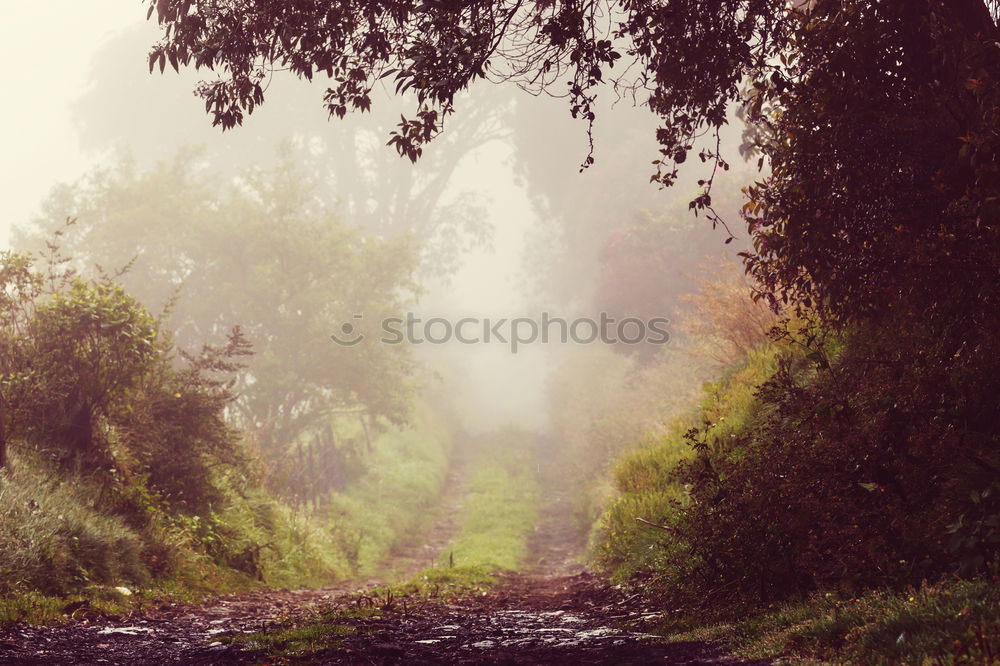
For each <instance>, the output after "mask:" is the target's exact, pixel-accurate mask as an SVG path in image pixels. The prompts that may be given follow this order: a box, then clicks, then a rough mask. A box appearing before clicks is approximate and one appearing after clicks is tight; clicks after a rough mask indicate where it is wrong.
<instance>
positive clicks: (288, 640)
mask: <svg viewBox="0 0 1000 666" xmlns="http://www.w3.org/2000/svg"><path fill="white" fill-rule="evenodd" d="M353 633H355V629H354V627H350V626H348V625H345V624H339V623H337V622H336V617H335V616H330V617H327V618H324V620H323V621H319V622H315V623H311V624H304V625H300V626H296V627H289V628H287V629H277V630H273V631H262V632H257V633H253V634H246V635H243V636H232V637H226V639H227V640H228V642H229V643H235V644H239V645H241V646H243V647H244V648H245V649H247V650H252V651H261V652H264V653H266V654H267V655H268V656H269V657H271V658H278V659H294V658H295V657H297V656H299V655H301V654H303V653H309V652H316V651H317V650H323V649H331V648H337V647H339V646H340V643H339V640H338V639H339V638H340V637H342V636H349V635H351V634H353Z"/></svg>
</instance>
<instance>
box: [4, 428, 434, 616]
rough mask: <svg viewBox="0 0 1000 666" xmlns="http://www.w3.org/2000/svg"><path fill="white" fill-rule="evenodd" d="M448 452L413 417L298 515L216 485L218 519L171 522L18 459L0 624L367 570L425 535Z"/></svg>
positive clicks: (253, 492)
mask: <svg viewBox="0 0 1000 666" xmlns="http://www.w3.org/2000/svg"><path fill="white" fill-rule="evenodd" d="M450 448H451V443H450V435H449V433H448V431H447V430H446V429H445V428H444V427H443V426H441V425H440V424H439V423H437V422H436V421H435V420H434V419H433V417H432V416H431V415H429V414H427V413H422V414H420V416H419V417H418V419H417V421H416V424H415V427H413V428H411V429H407V430H391V431H389V432H387V433H385V434H384V435H383V436H381V437H379V438H377V439H376V441H374V442H373V447H372V453H371V456H370V459H369V460H368V461H367V472H366V473H365V474H364V475H363V476H362V477H361V479H360V480H359V481H358V482H357V483H356V484H354V485H353V486H352V487H350V488H348V489H347V490H346V491H345V492H343V493H337V494H335V495H334V496H333V497H331V502H330V503H329V504H328V505H327V506H326V507H325V508H324V509H323V510H320V511H305V510H295V509H293V508H292V507H291V506H289V505H287V504H285V503H283V502H281V501H280V500H278V499H276V498H275V497H273V496H271V495H270V494H268V493H267V492H265V491H264V490H262V489H260V488H257V487H254V486H252V485H251V486H249V487H247V484H246V483H245V482H244V483H243V484H242V485H239V484H238V482H237V481H232V482H231V481H230V480H229V479H226V478H220V479H218V480H217V482H218V483H219V484H220V486H221V487H222V488H223V489H224V492H225V495H226V497H227V501H226V504H225V505H224V506H221V507H219V509H218V511H217V512H213V513H211V514H210V515H205V516H185V515H171V514H169V513H167V512H165V511H163V510H161V509H160V508H159V507H157V506H156V505H155V503H150V506H149V507H148V509H147V512H148V513H147V514H146V515H144V516H142V520H141V521H136V520H129V519H127V517H126V516H123V515H117V514H116V513H115V512H114V511H113V510H111V509H109V508H107V507H105V506H103V505H102V504H101V503H100V497H101V494H102V490H101V487H99V486H98V485H95V484H93V483H91V482H88V481H87V480H86V479H78V478H69V477H66V476H64V475H60V474H55V473H54V472H52V471H47V470H46V468H45V467H44V466H42V465H34V464H32V462H31V460H30V459H29V458H28V457H27V456H17V457H16V458H15V459H14V460H13V464H12V465H11V466H10V468H9V469H6V470H3V471H2V472H0V626H2V625H4V624H9V623H11V622H19V621H21V622H29V623H32V624H44V623H55V622H63V621H67V620H68V619H70V618H69V616H67V615H66V614H65V613H64V611H65V609H67V608H71V609H72V608H74V607H75V604H76V602H86V604H85V605H84V606H83V607H82V608H80V609H79V610H78V611H77V614H76V615H77V616H79V615H80V614H102V615H112V616H114V615H122V614H125V613H128V612H130V611H134V610H136V609H139V608H142V607H143V606H145V605H149V604H152V603H159V602H162V601H184V602H196V601H199V600H201V599H204V598H206V597H208V596H213V595H218V594H226V593H233V592H239V591H242V590H247V589H251V588H254V587H260V586H262V585H263V586H281V587H306V586H310V585H320V584H327V583H330V582H333V581H335V580H343V579H345V578H349V577H352V576H356V575H371V574H372V573H373V572H374V571H375V569H376V568H377V565H378V563H379V562H380V561H381V560H382V559H383V558H385V556H386V555H387V553H388V552H389V551H390V549H391V548H392V546H393V544H394V543H396V542H397V541H398V540H399V539H400V538H401V537H403V536H404V535H405V534H407V533H408V532H414V531H419V530H420V529H422V528H423V527H425V526H426V522H427V521H428V520H429V519H430V516H431V514H432V512H431V511H429V510H428V509H429V508H431V507H433V506H434V504H435V503H436V502H437V499H438V497H439V495H440V493H441V490H442V488H443V485H444V481H445V476H446V472H447V468H448V461H449V457H450ZM247 552H258V553H259V558H258V560H257V561H256V562H254V563H253V564H252V565H249V566H248V565H246V563H245V561H244V562H242V563H241V559H240V558H241V555H242V554H245V553H247ZM258 578H262V579H263V580H258ZM116 587H126V588H128V590H129V591H130V592H131V593H132V594H128V595H121V594H115V593H114V592H113V590H114V588H116Z"/></svg>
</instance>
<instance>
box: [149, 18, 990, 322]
mask: <svg viewBox="0 0 1000 666" xmlns="http://www.w3.org/2000/svg"><path fill="white" fill-rule="evenodd" d="M994 10H995V6H994V3H992V2H989V1H984V0H962V1H961V2H944V1H942V0H924V1H921V2H917V3H912V2H873V1H872V0H854V1H852V0H814V1H811V2H799V3H792V4H788V3H785V2H779V1H778V0H741V1H738V2H728V1H725V2H724V1H722V0H713V1H711V2H703V1H698V2H695V1H694V0H639V1H631V0H629V1H615V2H612V1H606V2H577V1H566V2H560V1H556V0H545V1H541V2H522V1H520V0H507V1H496V0H489V1H485V0H482V1H474V2H455V1H451V0H427V1H425V2H409V1H402V0H388V1H384V2H339V3H325V2H317V1H315V0H312V1H303V2H295V3H286V2H278V1H276V0H255V1H253V2H249V3H236V2H232V1H226V0H222V1H218V2H213V3H211V4H203V3H194V2H192V1H191V0H154V1H153V2H151V6H150V16H152V15H153V14H155V15H156V18H157V20H158V21H159V22H160V24H161V26H162V27H163V29H164V39H163V40H162V41H161V42H160V43H159V44H157V45H156V46H155V47H154V48H153V50H152V51H151V53H150V58H149V65H150V68H151V69H152V68H154V67H157V66H159V67H160V68H161V69H162V68H164V67H165V66H166V65H167V64H168V63H169V64H170V65H171V66H173V67H181V66H184V65H193V66H195V67H198V68H209V69H213V70H216V71H218V73H219V76H218V78H217V79H216V80H214V81H210V82H205V83H203V84H201V86H200V87H199V88H198V94H199V95H201V97H202V98H203V99H204V101H205V106H206V110H207V111H208V112H209V113H210V114H211V115H212V116H213V118H214V122H215V124H217V125H221V126H222V127H223V128H231V127H233V126H235V125H237V124H240V123H242V122H243V120H244V117H245V116H246V115H247V114H249V113H252V112H253V110H254V109H255V108H256V107H257V106H259V105H260V104H262V103H263V102H264V99H265V92H266V88H267V81H268V79H269V77H270V76H271V74H272V72H273V71H275V70H279V69H287V70H289V71H290V72H292V73H293V74H295V75H297V76H300V77H304V78H306V79H309V80H312V79H313V78H314V77H317V76H321V75H325V76H326V77H328V80H329V87H327V89H326V92H325V97H324V102H325V104H326V107H327V110H328V112H329V114H330V115H331V116H337V117H342V116H344V115H345V114H346V113H347V112H348V111H352V110H359V111H367V110H369V109H370V108H371V106H372V91H373V90H374V89H375V87H376V86H380V85H381V86H390V87H394V90H395V92H396V93H398V94H401V95H405V96H409V97H411V98H412V99H413V100H414V101H415V104H416V111H415V115H413V116H412V117H411V118H406V117H403V118H401V120H400V123H399V124H398V126H397V128H396V129H395V130H394V131H393V133H392V135H391V136H390V140H389V143H390V144H391V145H393V146H394V147H395V148H396V149H397V150H398V152H399V153H400V154H401V155H404V156H406V157H408V158H410V159H412V160H416V159H417V158H418V157H419V156H420V155H421V152H422V147H423V146H424V145H425V144H426V143H427V142H428V141H430V140H432V139H433V138H434V137H436V136H437V135H438V134H439V133H440V132H441V130H442V129H443V127H444V124H445V120H446V118H447V117H448V116H449V115H451V114H452V113H453V112H454V111H455V100H456V94H457V93H458V92H459V91H460V90H463V89H465V88H467V87H468V86H470V85H471V84H473V83H474V82H476V81H477V80H480V79H490V80H494V81H508V82H513V83H516V84H518V85H520V86H522V87H524V88H526V89H528V90H530V91H532V92H536V93H542V92H544V93H548V94H554V95H562V96H566V97H567V98H568V102H569V105H570V111H571V113H572V115H573V116H574V117H576V118H581V119H582V120H583V121H584V122H586V123H588V124H592V123H593V122H594V120H595V109H596V105H595V100H596V97H597V94H598V92H599V91H601V90H608V91H612V94H615V95H617V96H629V97H630V98H632V99H635V101H636V102H637V103H639V104H642V105H645V106H647V107H648V108H649V109H650V110H651V111H652V112H653V113H654V114H655V115H656V116H657V117H658V118H659V127H658V129H656V142H657V143H658V144H659V148H658V149H659V153H660V155H659V157H658V158H657V159H656V161H655V162H654V164H655V169H656V173H655V174H654V175H653V180H656V181H658V182H659V183H661V184H663V185H669V184H671V183H673V182H675V180H676V178H677V175H678V169H679V165H680V164H681V163H683V162H685V161H686V160H687V159H688V157H689V155H691V154H695V155H697V156H698V158H699V159H700V161H701V162H704V163H705V164H704V165H703V170H704V172H703V173H702V175H701V179H700V181H699V183H700V186H701V188H702V189H701V191H700V193H698V194H697V195H696V196H695V197H694V199H693V200H692V202H691V207H692V208H694V209H695V210H696V211H704V212H705V213H706V214H707V215H708V217H709V218H710V219H712V220H713V222H722V223H724V224H727V225H729V224H732V222H733V221H732V220H724V219H721V218H720V217H719V216H718V215H716V214H715V212H714V207H713V201H712V193H711V187H712V183H713V181H714V177H715V174H716V173H718V172H719V170H720V169H721V170H726V169H728V167H729V164H728V162H727V159H729V158H728V156H726V155H723V154H721V152H722V151H721V150H720V147H721V143H720V139H719V132H720V128H722V126H723V125H725V124H726V123H727V120H728V118H729V112H730V110H731V109H732V108H734V107H735V108H736V109H737V111H738V112H739V113H741V114H742V115H743V117H744V118H745V119H746V121H747V123H748V127H749V129H748V132H747V135H746V143H745V145H744V149H745V150H744V154H745V156H750V155H759V156H760V157H761V160H760V162H759V164H760V165H761V166H762V167H763V166H765V163H766V166H767V167H768V168H769V171H765V172H764V175H763V176H762V177H761V179H760V180H759V181H758V182H756V183H754V184H752V185H751V187H750V188H749V194H750V202H749V204H748V205H747V207H746V208H745V209H744V215H745V217H746V220H747V222H748V224H749V229H750V232H751V234H752V236H753V238H754V244H755V249H754V252H752V253H750V254H749V255H748V263H749V266H750V268H751V269H752V270H753V272H754V273H755V275H756V277H757V278H758V279H759V280H760V281H761V284H762V285H763V287H764V289H765V291H766V292H767V293H768V296H769V297H770V298H771V299H773V300H774V301H775V302H777V300H778V299H783V300H785V301H795V302H798V303H805V304H806V305H807V306H812V307H820V308H825V309H826V310H828V311H829V313H830V314H833V315H835V316H837V317H841V318H845V319H850V318H853V317H857V316H868V315H870V314H871V313H873V312H878V311H881V310H884V309H885V308H886V307H888V304H889V303H891V302H893V301H895V300H898V299H899V298H901V297H905V298H910V297H913V298H916V299H917V300H918V301H919V302H920V303H921V305H919V306H915V307H920V308H924V307H928V306H933V305H934V304H935V303H941V302H943V301H947V300H949V299H948V297H946V296H945V295H944V294H942V293H941V290H940V287H941V285H943V284H946V283H948V282H951V283H954V282H955V280H954V279H952V276H953V275H954V274H955V273H956V272H958V273H961V274H962V275H963V279H970V280H973V281H977V280H978V281H979V282H982V278H983V277H984V276H987V275H988V276H991V277H992V278H994V280H992V281H995V275H996V261H995V257H993V256H992V254H990V253H992V252H993V251H992V249H991V248H993V247H995V246H996V238H995V228H994V225H993V224H992V223H991V221H990V217H991V216H993V215H994V211H993V209H992V207H993V206H995V204H994V203H993V201H994V197H993V195H992V191H993V190H992V189H990V188H993V189H995V186H996V183H995V182H994V181H995V167H993V166H992V164H993V155H994V152H993V146H994V143H995V132H994V130H993V129H992V127H993V123H994V121H995V117H994V116H995V111H994V109H995V108H996V107H995V105H994V104H993V102H992V100H993V99H994V98H995V96H996V94H997V88H996V77H997V75H998V72H997V71H996V70H997V66H996V63H997V62H1000V59H998V58H997V57H996V55H997V50H998V49H1000V46H998V42H997V41H996V33H997V29H996V23H995V17H994V13H995V11H994ZM858 54H865V57H857V55H858ZM592 159H593V158H592V156H588V157H587V158H586V160H585V165H586V164H589V163H590V162H591V161H592ZM973 186H975V187H976V188H977V190H976V192H975V193H970V192H968V191H967V190H968V189H969V188H970V187H973ZM984 186H987V187H986V189H984ZM987 190H989V191H987ZM986 248H990V249H986ZM983 252H986V253H987V254H986V255H984V254H982V253H983ZM929 275H934V276H935V278H934V279H927V278H928V276H929ZM980 297H982V298H986V296H985V295H982V294H981V295H980ZM990 298H992V297H990Z"/></svg>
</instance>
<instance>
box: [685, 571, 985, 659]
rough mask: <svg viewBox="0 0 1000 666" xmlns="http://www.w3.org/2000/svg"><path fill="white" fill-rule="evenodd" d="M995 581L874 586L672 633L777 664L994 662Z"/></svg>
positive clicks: (817, 596) (818, 597)
mask: <svg viewBox="0 0 1000 666" xmlns="http://www.w3.org/2000/svg"><path fill="white" fill-rule="evenodd" d="M997 582H998V581H997V580H996V578H992V579H982V580H954V581H945V582H941V583H937V584H925V585H924V586H923V587H921V588H920V589H919V590H911V591H908V592H890V591H886V590H879V591H873V592H869V593H868V594H865V595H863V596H860V597H841V596H839V595H835V594H817V595H815V596H814V597H812V598H810V599H808V600H806V601H802V602H798V603H791V604H785V605H782V606H780V607H778V608H772V609H769V610H767V611H764V612H762V613H759V614H755V615H754V616H752V617H750V618H747V619H745V620H743V621H740V622H735V623H727V624H718V625H713V626H709V627H701V628H697V629H694V630H691V631H687V632H683V633H674V634H672V635H671V638H672V639H674V640H722V641H725V642H727V643H729V644H730V645H732V646H733V647H734V648H735V649H736V652H737V654H739V655H740V656H743V657H748V658H773V657H784V660H785V663H803V664H805V663H814V662H817V661H822V662H832V663H837V664H858V665H859V666H860V665H869V664H872V665H874V664H921V665H922V664H927V665H937V664H991V663H1000V587H998V585H997Z"/></svg>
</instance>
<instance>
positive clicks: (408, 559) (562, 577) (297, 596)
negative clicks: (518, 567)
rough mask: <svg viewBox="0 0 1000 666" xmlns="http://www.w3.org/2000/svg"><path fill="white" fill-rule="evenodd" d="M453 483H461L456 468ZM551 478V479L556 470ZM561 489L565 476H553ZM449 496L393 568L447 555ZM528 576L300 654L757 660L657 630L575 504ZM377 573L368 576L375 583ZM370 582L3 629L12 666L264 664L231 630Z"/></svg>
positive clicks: (406, 610)
mask: <svg viewBox="0 0 1000 666" xmlns="http://www.w3.org/2000/svg"><path fill="white" fill-rule="evenodd" d="M452 481H458V478H457V477H455V478H453V479H452ZM546 481H547V479H546ZM544 485H545V487H548V488H557V487H559V486H558V484H555V483H553V484H549V483H545V484H544ZM452 488H453V489H455V490H453V491H452V493H450V494H449V495H450V497H446V498H445V501H444V502H442V508H441V511H440V513H439V516H438V520H437V523H438V524H437V526H436V527H435V528H434V529H433V530H431V532H430V534H429V535H428V536H429V538H428V539H427V541H429V542H430V543H431V547H430V548H427V547H426V545H425V543H423V540H422V541H421V542H418V543H411V544H408V545H405V546H404V547H403V548H401V549H400V550H399V551H398V552H397V553H395V556H396V557H397V558H398V561H397V562H395V563H394V564H395V566H394V567H393V569H394V570H395V571H396V572H397V573H399V574H412V573H413V572H415V571H416V570H419V569H421V568H423V567H424V566H426V565H428V564H429V563H430V559H431V551H432V550H433V551H435V552H437V553H440V552H442V550H441V548H442V546H443V544H446V543H447V538H448V536H449V535H450V534H451V533H452V531H453V529H454V520H455V515H456V513H457V511H458V510H459V509H460V507H461V501H462V494H461V490H460V488H461V485H460V484H458V483H456V484H455V485H454V486H452ZM546 506H547V508H546V511H545V514H544V515H543V516H542V519H541V521H540V524H539V525H538V527H537V529H536V530H535V532H534V534H533V536H532V538H531V541H530V557H529V559H528V562H527V566H526V567H525V570H524V571H523V572H522V573H518V574H509V575H506V576H504V577H502V578H501V580H500V582H499V584H498V585H497V586H496V587H495V588H494V589H493V590H492V591H490V592H489V593H486V594H483V595H478V596H477V595H470V596H468V597H465V598H462V599H458V600H453V601H451V602H449V603H445V602H441V601H434V600H431V601H418V602H414V601H412V600H411V601H410V602H409V603H407V602H404V601H401V600H396V601H395V602H393V603H392V604H390V605H389V606H388V607H386V608H385V609H384V610H383V612H382V613H381V614H380V615H379V616H378V617H356V616H346V617H339V618H337V619H336V620H335V622H336V624H338V625H341V627H342V629H343V630H344V632H345V635H343V636H342V638H341V639H340V640H339V641H338V643H337V644H336V645H333V646H331V647H329V648H326V649H323V650H319V651H317V652H314V653H311V654H304V655H301V658H296V659H295V660H294V661H293V662H290V663H311V664H378V665H382V664H386V665H388V664H569V663H573V664H583V665H587V664H602V665H604V664H609V665H610V664H654V663H660V664H690V665H694V664H700V665H712V664H741V663H742V664H748V663H757V664H761V663H766V662H742V661H740V660H738V659H735V658H732V657H727V656H725V655H724V654H722V653H721V651H720V649H719V648H718V647H717V646H714V645H711V644H708V643H668V642H665V641H663V640H662V639H660V638H658V637H656V636H653V635H651V634H649V633H647V630H648V628H649V627H651V626H652V625H653V624H654V623H655V622H656V620H657V618H659V617H660V613H659V612H658V610H657V609H655V608H651V607H649V606H648V605H646V604H644V603H643V602H642V601H641V600H640V599H639V598H638V597H637V596H634V595H629V594H627V593H626V592H624V591H622V590H619V589H616V588H614V587H611V586H609V585H608V584H607V583H606V582H604V581H603V580H601V579H600V578H598V577H597V576H595V575H594V574H592V573H590V572H588V571H586V570H585V569H584V567H583V566H581V565H580V564H579V563H578V562H577V561H576V559H575V558H576V556H577V555H578V553H579V552H580V551H581V549H582V544H581V537H580V535H579V533H578V531H577V530H576V529H575V528H574V525H573V523H572V521H571V520H570V518H569V515H570V513H569V505H568V503H567V501H566V499H565V498H563V497H560V496H558V495H551V496H547V497H546ZM371 584H374V581H368V585H371ZM359 598H361V597H360V596H359V588H358V586H357V585H356V584H355V585H343V586H339V587H333V588H327V589H314V590H302V591H280V590H279V591H263V592H258V593H253V594H245V595H239V596H233V597H224V598H220V599H217V600H215V601H213V602H211V603H208V604H204V605H201V606H184V605H164V606H160V607H158V608H154V609H150V610H147V611H145V612H143V613H140V614H136V615H135V616H132V617H127V618H115V619H109V618H103V619H102V618H96V617H95V618H90V619H84V620H82V621H79V622H75V623H72V624H67V625H63V626H58V627H44V628H36V627H27V626H21V627H13V628H11V629H9V630H7V631H5V632H3V633H0V664H155V665H159V664H218V665H228V664H255V663H289V662H286V661H273V660H271V661H268V660H267V659H266V655H263V654H260V653H255V652H252V651H248V650H246V649H243V648H240V647H238V646H236V645H232V644H229V643H228V642H226V641H224V640H220V639H224V637H226V636H232V635H236V634H241V633H252V632H256V631H259V630H261V629H264V628H269V627H276V626H287V625H288V624H292V623H295V621H296V620H300V619H305V618H307V617H309V616H310V615H311V614H312V612H313V611H316V610H320V609H331V608H338V607H343V608H354V607H356V606H357V604H358V601H359Z"/></svg>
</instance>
